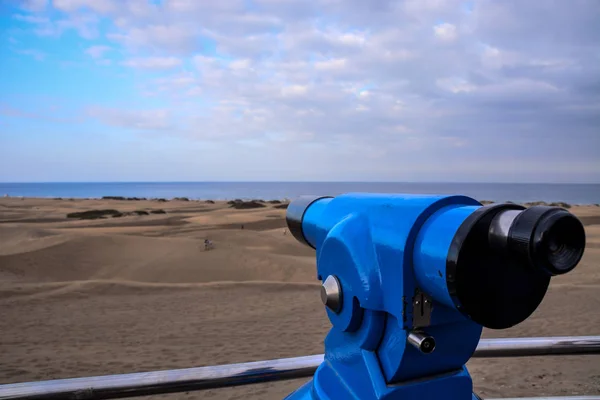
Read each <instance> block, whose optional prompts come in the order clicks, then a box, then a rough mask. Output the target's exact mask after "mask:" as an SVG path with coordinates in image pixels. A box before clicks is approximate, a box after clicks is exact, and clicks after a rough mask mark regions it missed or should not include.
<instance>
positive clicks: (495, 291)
mask: <svg viewBox="0 0 600 400" xmlns="http://www.w3.org/2000/svg"><path fill="white" fill-rule="evenodd" d="M287 223H288V227H289V229H290V232H291V233H292V234H293V235H294V236H295V238H296V239H298V240H299V241H300V242H302V243H304V244H306V245H308V246H310V247H312V248H314V249H315V250H316V258H317V277H318V279H319V280H320V281H321V282H322V288H321V299H322V301H323V303H324V305H325V306H326V307H325V308H326V311H327V316H328V317H329V320H330V322H331V324H332V328H331V330H330V332H329V334H328V335H327V337H326V339H325V358H324V362H323V363H322V364H321V365H320V366H319V367H318V369H317V370H316V372H315V374H314V376H313V379H312V380H311V381H310V382H308V383H307V384H305V385H304V386H302V387H301V388H299V389H298V390H297V391H295V392H294V393H292V394H290V395H289V396H288V397H287V399H290V400H308V399H312V400H329V399H331V400H343V399H364V400H371V399H387V400H391V399H401V400H407V399H415V400H417V399H419V400H420V399H432V400H437V399H440V400H442V399H443V400H467V399H468V400H471V399H477V398H478V397H477V396H476V395H475V394H473V384H472V380H471V377H470V375H469V373H468V371H467V368H466V366H465V364H466V363H467V361H468V360H469V358H470V357H471V356H472V355H473V352H474V351H475V349H476V347H477V344H478V343H479V340H480V337H481V332H482V329H483V327H486V328H490V329H505V328H509V327H512V326H514V325H516V324H519V323H520V322H522V321H524V320H525V319H527V318H528V317H529V316H530V315H531V314H532V313H533V312H534V311H535V310H536V308H537V307H538V306H539V304H540V303H541V301H542V300H543V298H544V296H545V294H546V290H547V289H548V285H549V283H550V279H551V277H552V276H555V275H560V274H564V273H567V272H569V271H571V270H573V268H575V266H576V265H577V264H578V263H579V261H580V260H581V257H582V255H583V251H584V248H585V231H584V228H583V225H582V224H581V222H580V221H579V219H577V218H576V217H575V216H574V215H572V214H571V213H569V212H568V211H566V210H564V209H562V208H558V207H546V206H534V207H530V208H525V207H523V206H520V205H517V204H494V205H488V206H482V204H481V203H479V202H478V201H476V200H474V199H472V198H469V197H465V196H429V195H404V194H393V195H390V194H364V193H350V194H345V195H341V196H338V197H335V198H333V197H301V198H299V199H297V200H295V201H293V202H292V203H291V204H290V206H289V208H288V211H287Z"/></svg>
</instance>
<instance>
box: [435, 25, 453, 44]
mask: <svg viewBox="0 0 600 400" xmlns="http://www.w3.org/2000/svg"><path fill="white" fill-rule="evenodd" d="M433 31H434V32H435V36H437V37H438V38H439V39H440V40H442V41H444V42H453V41H455V40H456V39H457V38H458V32H457V31H456V26H454V25H452V24H449V23H443V24H439V25H435V26H434V27H433Z"/></svg>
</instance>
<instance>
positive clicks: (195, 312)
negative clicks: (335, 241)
mask: <svg viewBox="0 0 600 400" xmlns="http://www.w3.org/2000/svg"><path fill="white" fill-rule="evenodd" d="M260 204H261V206H257V208H243V207H240V209H237V208H235V207H232V204H229V203H227V202H225V201H217V202H210V201H187V200H185V199H181V200H169V201H158V200H107V199H101V200H92V199H90V200H82V199H74V200H71V199H40V198H18V197H5V198H0V309H1V310H2V314H1V315H2V317H1V318H0V332H1V340H0V354H1V356H0V383H13V382H24V381H32V380H47V379H58V378H71V377H80V376H89V375H106V374H118V373H130V372H142V371H152V370H164V369H174V368H187V367H196V366H206V365H218V364H226V363H235V362H246V361H257V360H265V359H273V358H281V357H294V356H303V355H309V354H318V353H322V352H323V339H324V338H325V335H326V334H327V332H328V330H329V328H330V323H329V320H328V319H327V316H326V313H325V310H324V307H323V305H322V304H321V301H320V297H319V288H320V285H319V282H318V281H317V277H316V268H315V256H314V251H313V250H312V249H310V248H307V247H306V246H303V245H301V244H300V243H298V242H297V241H296V240H295V239H294V238H293V236H292V235H291V234H290V233H289V232H288V231H287V227H286V224H285V209H284V208H283V207H281V204H280V203H278V202H275V201H273V202H263V203H260ZM90 210H111V213H112V214H107V215H110V216H108V217H107V218H100V219H81V216H80V217H77V216H75V217H72V218H67V215H68V214H72V213H78V212H86V211H90ZM569 211H571V212H573V213H574V214H575V215H577V216H579V217H580V218H581V220H582V222H583V223H584V225H585V229H586V236H587V248H586V253H585V255H584V258H583V260H582V262H581V263H580V265H579V266H578V267H577V269H576V270H575V271H574V272H572V273H570V274H567V275H565V276H559V277H557V278H554V279H553V281H552V283H551V287H550V289H549V291H548V294H547V296H546V298H545V299H544V301H543V303H542V304H541V306H540V307H539V309H538V310H537V311H536V312H535V313H534V314H533V315H532V316H531V318H529V319H528V320H527V321H525V322H524V323H522V324H520V325H518V326H516V327H514V328H511V329H507V330H502V331H493V330H484V335H483V337H485V338H495V337H526V336H563V335H565V336H566V335H600V312H599V311H598V310H600V207H598V206H593V205H592V206H576V207H572V208H571V209H570V210H569ZM115 212H116V213H118V215H117V217H113V216H112V215H115V214H114V213H115ZM83 217H85V214H84V216H83ZM205 240H209V241H210V243H211V244H212V248H210V249H208V250H206V249H205ZM468 367H469V371H470V372H471V375H472V376H473V381H474V385H475V391H476V392H477V393H478V394H480V395H482V396H483V397H487V396H489V397H516V396H541V395H576V394H598V393H600V356H569V357H535V358H512V359H473V360H471V361H470V362H469V364H468ZM306 380H308V379H301V380H295V381H286V382H274V383H267V384H258V385H249V386H242V387H236V388H225V389H219V390H208V391H201V392H190V393H185V394H184V393H182V394H170V395H159V396H151V397H147V398H148V399H203V398H214V399H282V398H283V397H285V396H286V395H287V394H289V393H290V392H291V391H293V390H294V389H296V388H298V387H299V386H300V385H301V384H302V383H303V382H305V381H306Z"/></svg>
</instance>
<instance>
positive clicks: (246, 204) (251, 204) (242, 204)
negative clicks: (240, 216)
mask: <svg viewBox="0 0 600 400" xmlns="http://www.w3.org/2000/svg"><path fill="white" fill-rule="evenodd" d="M230 207H231V208H235V209H236V210H247V209H250V208H262V207H266V206H265V205H264V204H262V203H259V202H257V201H254V200H252V201H241V200H240V201H239V202H234V203H230Z"/></svg>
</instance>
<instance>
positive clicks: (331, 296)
mask: <svg viewBox="0 0 600 400" xmlns="http://www.w3.org/2000/svg"><path fill="white" fill-rule="evenodd" d="M321 301H322V302H323V304H324V305H325V306H326V307H327V308H329V309H330V310H331V311H333V312H336V313H337V312H339V311H340V310H341V309H342V286H341V285H340V281H339V280H338V278H337V277H336V276H335V275H329V276H328V277H327V278H326V279H325V281H324V282H323V285H322V286H321Z"/></svg>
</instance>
